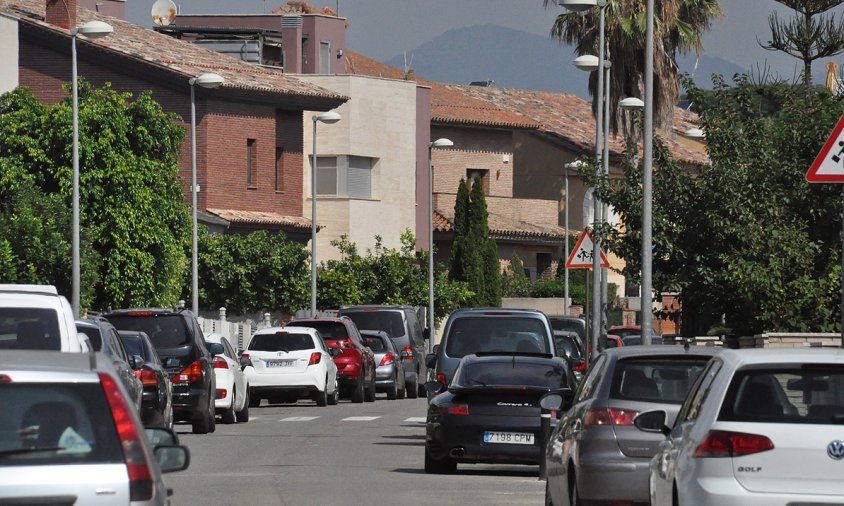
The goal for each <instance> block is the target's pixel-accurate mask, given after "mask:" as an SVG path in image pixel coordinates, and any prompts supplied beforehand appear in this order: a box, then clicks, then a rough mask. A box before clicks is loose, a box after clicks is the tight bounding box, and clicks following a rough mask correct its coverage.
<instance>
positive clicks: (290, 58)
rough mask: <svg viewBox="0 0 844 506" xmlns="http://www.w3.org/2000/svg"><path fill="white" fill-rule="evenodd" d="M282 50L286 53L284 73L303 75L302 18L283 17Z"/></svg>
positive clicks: (297, 16)
mask: <svg viewBox="0 0 844 506" xmlns="http://www.w3.org/2000/svg"><path fill="white" fill-rule="evenodd" d="M281 49H282V51H283V52H284V73H285V74H301V73H302V70H303V69H302V16H299V15H284V16H282V17H281Z"/></svg>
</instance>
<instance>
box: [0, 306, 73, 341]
mask: <svg viewBox="0 0 844 506" xmlns="http://www.w3.org/2000/svg"><path fill="white" fill-rule="evenodd" d="M0 349H18V350H60V349H61V334H60V333H59V317H58V313H57V312H56V310H55V309H47V308H37V307H0Z"/></svg>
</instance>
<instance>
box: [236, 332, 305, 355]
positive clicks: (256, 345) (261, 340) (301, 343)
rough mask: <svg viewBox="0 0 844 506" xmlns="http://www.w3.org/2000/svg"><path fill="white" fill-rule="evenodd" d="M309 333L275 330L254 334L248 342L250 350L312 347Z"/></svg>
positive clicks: (293, 349) (285, 349)
mask: <svg viewBox="0 0 844 506" xmlns="http://www.w3.org/2000/svg"><path fill="white" fill-rule="evenodd" d="M314 348H315V346H314V341H313V339H312V338H311V336H310V334H300V333H291V332H276V333H275V334H255V336H254V337H253V338H252V341H250V342H249V348H248V349H250V350H252V351H299V350H312V349H314Z"/></svg>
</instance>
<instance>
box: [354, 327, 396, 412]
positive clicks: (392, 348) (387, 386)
mask: <svg viewBox="0 0 844 506" xmlns="http://www.w3.org/2000/svg"><path fill="white" fill-rule="evenodd" d="M360 335H361V337H363V342H364V344H365V345H367V346H368V347H369V349H370V350H372V353H374V354H375V390H376V391H377V392H387V398H388V399H391V400H392V399H404V397H405V395H406V394H407V387H406V385H405V379H404V363H405V361H404V358H405V357H406V356H407V352H406V351H404V350H402V351H401V352H399V351H398V350H397V349H396V345H395V343H394V342H393V340H392V339H390V336H388V335H387V333H386V332H384V331H381V330H361V331H360Z"/></svg>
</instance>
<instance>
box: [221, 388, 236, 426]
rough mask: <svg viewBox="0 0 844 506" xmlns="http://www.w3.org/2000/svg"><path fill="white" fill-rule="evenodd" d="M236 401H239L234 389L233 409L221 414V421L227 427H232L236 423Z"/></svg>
mask: <svg viewBox="0 0 844 506" xmlns="http://www.w3.org/2000/svg"><path fill="white" fill-rule="evenodd" d="M235 399H237V391H236V390H235V389H234V388H232V404H231V407H230V408H229V409H226V410H223V412H222V413H221V414H220V421H221V422H223V423H224V424H226V425H231V424H233V423H234V422H235V421H236V419H235V414H234V401H235Z"/></svg>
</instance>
